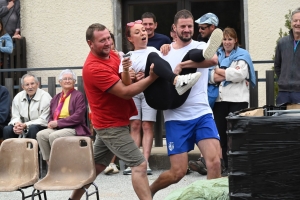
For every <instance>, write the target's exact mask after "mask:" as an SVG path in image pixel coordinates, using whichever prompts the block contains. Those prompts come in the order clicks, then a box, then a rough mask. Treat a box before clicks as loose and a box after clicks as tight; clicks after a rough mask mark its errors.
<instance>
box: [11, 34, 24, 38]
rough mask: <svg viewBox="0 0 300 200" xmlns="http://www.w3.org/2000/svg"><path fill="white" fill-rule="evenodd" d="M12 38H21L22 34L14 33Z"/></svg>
mask: <svg viewBox="0 0 300 200" xmlns="http://www.w3.org/2000/svg"><path fill="white" fill-rule="evenodd" d="M12 38H16V39H21V38H22V36H21V35H20V34H15V35H13V36H12Z"/></svg>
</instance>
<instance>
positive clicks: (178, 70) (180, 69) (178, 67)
mask: <svg viewBox="0 0 300 200" xmlns="http://www.w3.org/2000/svg"><path fill="white" fill-rule="evenodd" d="M181 71H182V67H181V63H179V64H178V65H177V66H176V67H175V69H174V74H177V75H179V74H180V73H181Z"/></svg>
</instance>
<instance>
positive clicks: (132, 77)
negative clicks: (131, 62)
mask: <svg viewBox="0 0 300 200" xmlns="http://www.w3.org/2000/svg"><path fill="white" fill-rule="evenodd" d="M129 77H130V79H131V81H132V82H134V81H135V71H134V70H133V69H130V70H129Z"/></svg>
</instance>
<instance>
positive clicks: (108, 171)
mask: <svg viewBox="0 0 300 200" xmlns="http://www.w3.org/2000/svg"><path fill="white" fill-rule="evenodd" d="M113 171H114V169H113V168H112V166H111V165H110V164H109V165H108V166H107V167H106V168H105V170H104V174H106V175H108V174H110V173H112V172H113Z"/></svg>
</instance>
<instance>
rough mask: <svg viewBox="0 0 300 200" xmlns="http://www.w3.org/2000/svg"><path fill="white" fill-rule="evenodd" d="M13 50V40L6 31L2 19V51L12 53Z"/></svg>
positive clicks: (0, 36)
mask: <svg viewBox="0 0 300 200" xmlns="http://www.w3.org/2000/svg"><path fill="white" fill-rule="evenodd" d="M12 51H13V42H12V39H11V37H10V35H9V34H8V33H6V31H5V29H4V28H3V23H2V21H1V20H0V52H2V53H9V54H10V53H12Z"/></svg>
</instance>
